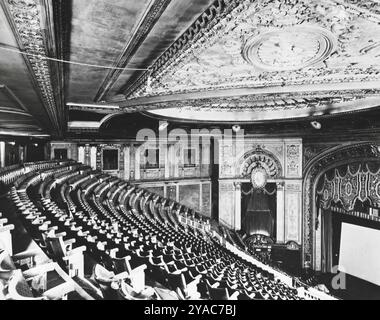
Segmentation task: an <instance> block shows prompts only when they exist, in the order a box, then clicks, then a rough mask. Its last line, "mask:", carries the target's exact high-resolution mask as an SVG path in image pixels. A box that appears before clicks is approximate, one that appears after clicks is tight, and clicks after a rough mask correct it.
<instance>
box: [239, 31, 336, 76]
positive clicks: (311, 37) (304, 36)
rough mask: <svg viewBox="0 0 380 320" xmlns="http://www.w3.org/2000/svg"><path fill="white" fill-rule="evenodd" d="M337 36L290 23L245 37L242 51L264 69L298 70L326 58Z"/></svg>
mask: <svg viewBox="0 0 380 320" xmlns="http://www.w3.org/2000/svg"><path fill="white" fill-rule="evenodd" d="M336 45H337V40H336V38H335V36H334V35H333V34H332V33H331V32H330V31H328V30H326V29H324V28H320V27H316V26H301V25H299V26H292V27H287V28H284V29H281V30H274V31H269V32H265V33H262V34H260V35H258V36H252V37H250V38H248V40H247V41H246V43H245V44H244V48H243V51H242V55H243V58H244V59H245V60H246V61H247V62H248V63H250V64H252V65H254V66H256V67H258V68H260V69H262V70H267V71H289V70H298V69H302V68H305V67H309V66H312V65H315V64H317V63H319V62H322V61H324V60H326V59H327V58H328V57H329V56H330V55H331V53H333V52H334V51H335V49H336Z"/></svg>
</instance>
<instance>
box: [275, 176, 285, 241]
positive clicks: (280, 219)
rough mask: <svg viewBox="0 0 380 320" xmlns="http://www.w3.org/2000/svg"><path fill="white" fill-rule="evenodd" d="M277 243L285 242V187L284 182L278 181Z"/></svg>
mask: <svg viewBox="0 0 380 320" xmlns="http://www.w3.org/2000/svg"><path fill="white" fill-rule="evenodd" d="M276 225H277V230H276V233H277V243H284V242H285V187H284V182H279V183H277V221H276Z"/></svg>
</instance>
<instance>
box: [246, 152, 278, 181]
mask: <svg viewBox="0 0 380 320" xmlns="http://www.w3.org/2000/svg"><path fill="white" fill-rule="evenodd" d="M241 162H242V164H241V167H240V174H241V176H242V177H246V178H247V177H250V178H251V180H252V177H253V173H254V171H255V172H258V171H262V170H264V171H265V174H266V178H267V179H268V178H271V179H276V178H279V177H281V176H282V166H281V163H280V161H279V160H278V159H277V158H276V156H275V155H274V154H272V153H271V152H269V151H266V150H264V149H262V148H261V147H260V146H258V147H257V148H256V149H255V150H252V151H250V152H248V153H246V154H245V155H244V157H243V159H242V161H241ZM259 169H260V170H259Z"/></svg>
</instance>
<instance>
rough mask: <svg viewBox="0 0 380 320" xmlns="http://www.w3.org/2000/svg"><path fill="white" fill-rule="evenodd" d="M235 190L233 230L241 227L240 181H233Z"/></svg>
mask: <svg viewBox="0 0 380 320" xmlns="http://www.w3.org/2000/svg"><path fill="white" fill-rule="evenodd" d="M234 190H235V219H234V224H235V230H240V229H241V182H234Z"/></svg>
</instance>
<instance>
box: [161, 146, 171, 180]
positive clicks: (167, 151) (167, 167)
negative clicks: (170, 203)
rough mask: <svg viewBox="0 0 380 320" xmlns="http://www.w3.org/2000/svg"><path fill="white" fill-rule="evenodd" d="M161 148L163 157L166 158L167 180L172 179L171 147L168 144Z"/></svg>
mask: <svg viewBox="0 0 380 320" xmlns="http://www.w3.org/2000/svg"><path fill="white" fill-rule="evenodd" d="M161 148H163V152H162V155H163V156H164V170H165V179H169V178H170V162H169V157H170V153H169V145H168V144H167V143H162V144H161Z"/></svg>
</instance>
